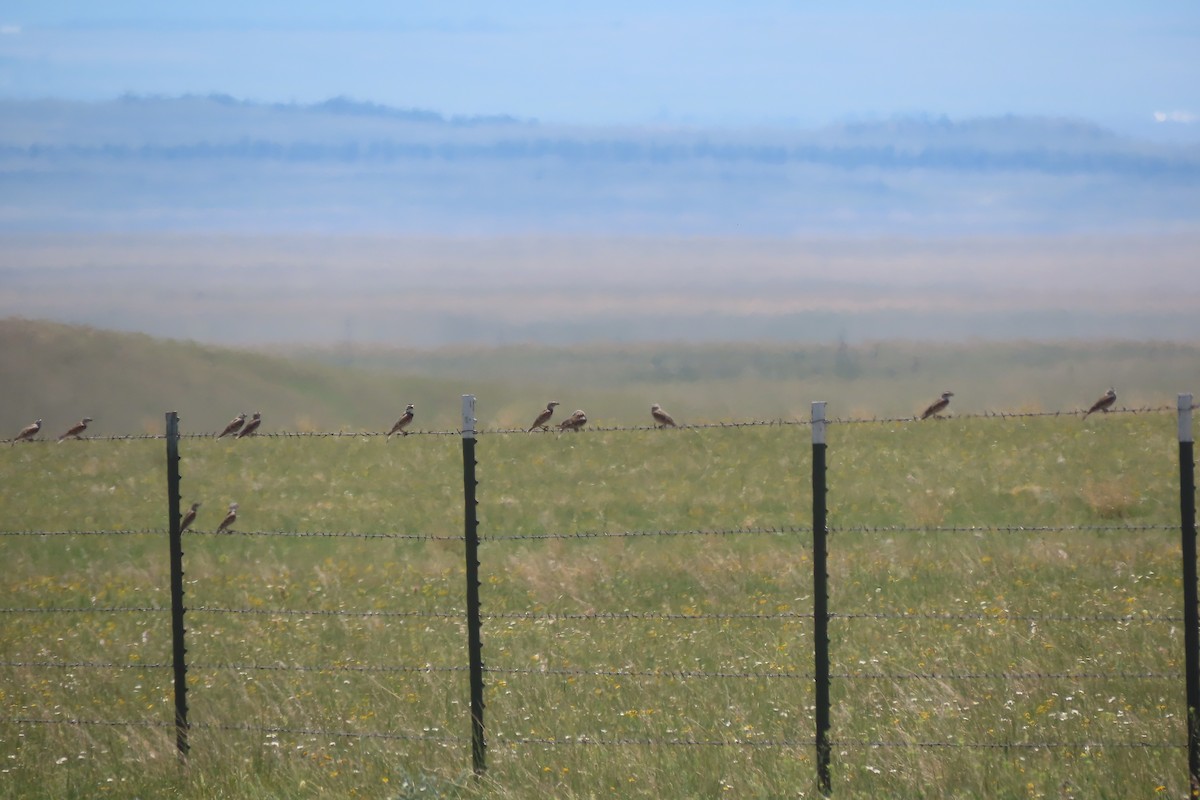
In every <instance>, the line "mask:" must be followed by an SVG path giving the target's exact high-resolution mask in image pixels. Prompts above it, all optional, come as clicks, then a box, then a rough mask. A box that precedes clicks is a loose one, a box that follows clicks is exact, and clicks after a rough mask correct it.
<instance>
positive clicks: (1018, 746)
mask: <svg viewBox="0 0 1200 800" xmlns="http://www.w3.org/2000/svg"><path fill="white" fill-rule="evenodd" d="M829 746H830V747H847V748H849V747H860V748H870V749H880V748H885V747H896V748H900V747H910V748H925V749H930V748H932V749H963V750H1081V751H1082V750H1124V749H1132V750H1143V749H1154V750H1157V749H1168V750H1185V749H1187V745H1186V744H1185V743H1182V742H1180V743H1175V742H932V741H922V742H904V741H885V740H877V741H875V740H870V739H834V740H832V741H830V742H829Z"/></svg>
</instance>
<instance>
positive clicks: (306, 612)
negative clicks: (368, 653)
mask: <svg viewBox="0 0 1200 800" xmlns="http://www.w3.org/2000/svg"><path fill="white" fill-rule="evenodd" d="M187 610H188V611H189V612H192V611H196V612H200V613H205V614H261V615H264V616H296V617H387V618H415V619H465V618H466V616H467V612H465V611H457V612H452V611H354V610H346V609H340V608H338V609H322V608H245V607H242V608H236V607H227V606H195V607H192V608H189V609H187Z"/></svg>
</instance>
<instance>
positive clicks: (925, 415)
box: [921, 391, 954, 419]
mask: <svg viewBox="0 0 1200 800" xmlns="http://www.w3.org/2000/svg"><path fill="white" fill-rule="evenodd" d="M951 397H954V392H951V391H945V392H942V396H941V397H939V398H938V399H937V400H934V401H933V402H932V403H930V404H929V408H927V409H925V410H924V411H922V412H921V419H929V418H930V417H936V416H937V415H938V414H940V413H942V412H943V411H945V410H946V406H948V405H950V398H951Z"/></svg>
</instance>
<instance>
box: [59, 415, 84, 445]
mask: <svg viewBox="0 0 1200 800" xmlns="http://www.w3.org/2000/svg"><path fill="white" fill-rule="evenodd" d="M91 421H92V418H91V417H84V418H83V419H81V420H79V422H76V423H75V424H74V425H72V426H71V427H70V428H68V429H67V432H66V433H64V434H63V435H62V436H59V437H58V440H59V441H60V442H61V441H62V440H63V439H82V438H83V437H82V436H80V435H79V434H81V433H83V432H84V431H86V430H87V426H88V423H89V422H91Z"/></svg>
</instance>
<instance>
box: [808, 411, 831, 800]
mask: <svg viewBox="0 0 1200 800" xmlns="http://www.w3.org/2000/svg"><path fill="white" fill-rule="evenodd" d="M826 489H827V486H826V482H825V402H824V401H821V402H815V403H813V404H812V529H813V640H814V645H813V651H814V661H815V665H814V666H815V669H814V675H815V681H816V722H817V739H816V742H817V785H818V787H819V788H820V790H821V793H822V794H825V795H828V794H829V793H830V791H831V786H830V779H829V756H830V746H829V572H828V564H827V554H828V552H827V544H826V540H827V538H828V519H827V517H828V509H827V506H826V499H825V493H826Z"/></svg>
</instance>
